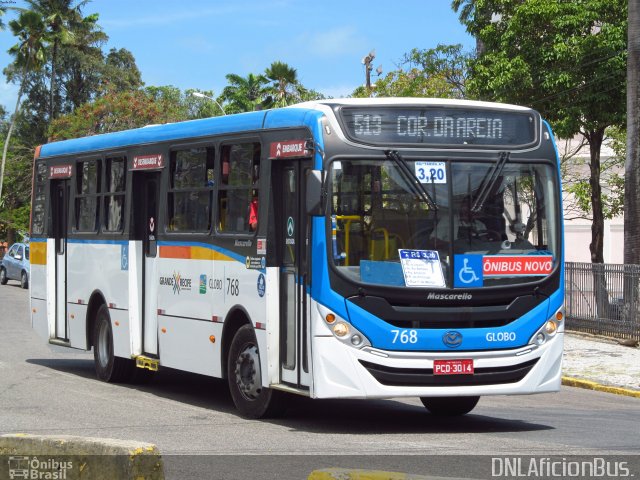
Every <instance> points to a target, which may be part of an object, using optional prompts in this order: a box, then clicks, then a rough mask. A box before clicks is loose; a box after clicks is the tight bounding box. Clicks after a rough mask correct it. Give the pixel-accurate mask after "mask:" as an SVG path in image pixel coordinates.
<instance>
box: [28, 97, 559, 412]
mask: <svg viewBox="0 0 640 480" xmlns="http://www.w3.org/2000/svg"><path fill="white" fill-rule="evenodd" d="M33 188H34V190H33V205H32V227H31V275H32V278H31V311H32V323H33V327H34V328H35V329H36V330H37V331H38V332H39V333H41V334H42V336H43V337H44V338H45V339H47V341H48V342H49V343H52V344H55V345H63V346H67V347H71V348H77V349H82V350H90V349H92V348H93V351H94V358H95V367H96V372H97V376H98V377H99V378H100V379H101V380H104V381H107V382H128V381H135V380H136V379H139V378H140V377H141V375H140V373H149V371H150V370H151V371H153V370H157V369H158V368H162V367H170V368H174V369H180V370H185V371H189V372H195V373H199V374H203V375H208V376H213V377H220V378H226V379H228V384H229V387H230V390H231V394H232V397H233V401H234V403H235V405H236V406H237V408H238V410H239V411H240V413H241V414H242V415H244V416H247V417H253V418H258V417H262V416H266V415H273V414H275V413H278V412H279V411H281V410H282V409H283V406H284V405H285V403H286V402H285V400H286V397H287V395H290V394H292V393H295V394H300V395H305V396H308V397H312V398H390V397H409V396H413V397H419V398H420V399H421V400H422V402H423V404H424V405H425V407H426V408H427V409H428V410H429V411H430V412H431V413H433V414H435V415H461V414H465V413H467V412H469V411H471V410H472V409H473V408H474V406H475V405H476V403H477V402H478V399H479V397H480V396H482V395H511V394H531V393H541V392H552V391H557V390H558V389H559V387H560V378H561V359H562V343H563V335H562V332H563V330H564V322H563V299H564V295H563V288H564V284H563V278H564V277H563V244H562V241H563V240H562V215H561V213H562V208H561V195H560V174H559V164H558V156H557V152H556V149H555V145H554V140H553V135H552V132H551V129H550V127H549V125H548V124H547V123H546V122H545V121H544V120H542V119H541V118H540V115H539V114H538V113H537V112H535V111H533V110H531V109H528V108H523V107H518V106H512V105H504V104H493V103H484V102H470V101H449V100H438V99H407V98H403V99H366V100H359V99H347V100H327V101H318V102H310V103H304V104H299V105H296V106H294V107H288V108H283V109H276V110H268V111H260V112H251V113H245V114H239V115H230V116H222V117H216V118H209V119H203V120H195V121H189V122H182V123H175V124H167V125H156V126H149V127H145V128H140V129H136V130H129V131H123V132H118V133H110V134H105V135H96V136H92V137H87V138H79V139H74V140H67V141H61V142H56V143H50V144H46V145H43V146H42V147H41V148H39V149H38V150H37V153H36V158H35V163H34V187H33Z"/></svg>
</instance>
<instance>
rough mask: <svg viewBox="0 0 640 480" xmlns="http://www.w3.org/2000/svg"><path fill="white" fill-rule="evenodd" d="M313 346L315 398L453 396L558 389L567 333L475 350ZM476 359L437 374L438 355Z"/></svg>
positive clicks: (321, 340) (322, 340) (319, 340)
mask: <svg viewBox="0 0 640 480" xmlns="http://www.w3.org/2000/svg"><path fill="white" fill-rule="evenodd" d="M313 340H314V342H315V344H316V345H315V348H314V349H313V352H314V353H313V356H314V361H313V389H312V396H313V397H314V398H391V397H440V396H442V397H445V396H446V397H449V396H475V395H517V394H532V393H545V392H557V391H558V390H559V389H560V383H561V373H562V347H563V342H564V337H563V333H561V332H559V333H557V334H556V335H555V336H554V337H552V338H550V339H549V340H548V341H547V342H546V343H544V344H543V345H541V346H537V345H527V346H524V347H521V348H517V349H512V350H499V351H495V350H494V351H474V352H462V351H459V352H392V351H382V350H377V349H373V348H369V347H366V348H363V349H356V348H352V347H350V346H349V345H346V344H344V343H341V342H339V341H337V340H336V339H335V338H333V337H329V336H318V337H315V338H314V339H313ZM453 359H465V360H469V359H471V360H473V367H474V373H473V374H471V375H469V374H463V375H434V374H433V365H434V360H453Z"/></svg>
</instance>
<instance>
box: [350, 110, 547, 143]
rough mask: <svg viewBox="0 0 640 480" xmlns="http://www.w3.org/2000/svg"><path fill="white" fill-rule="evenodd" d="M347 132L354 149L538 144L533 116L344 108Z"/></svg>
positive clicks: (475, 111) (509, 111)
mask: <svg viewBox="0 0 640 480" xmlns="http://www.w3.org/2000/svg"><path fill="white" fill-rule="evenodd" d="M340 118H341V121H342V122H343V124H344V127H345V132H346V133H347V135H348V136H349V137H350V138H351V140H354V141H356V142H358V143H368V144H373V145H412V144H420V145H422V146H424V145H430V144H433V145H437V146H439V147H442V146H452V147H460V146H463V147H476V146H483V147H499V146H509V147H525V146H529V145H532V144H534V143H535V142H536V139H537V135H538V126H539V123H540V120H539V118H537V116H536V114H535V113H533V112H530V111H529V112H519V111H512V110H504V111H499V110H498V111H496V110H495V109H494V110H485V109H482V108H460V107H458V108H446V107H441V106H437V107H424V108H406V107H376V108H343V109H341V110H340Z"/></svg>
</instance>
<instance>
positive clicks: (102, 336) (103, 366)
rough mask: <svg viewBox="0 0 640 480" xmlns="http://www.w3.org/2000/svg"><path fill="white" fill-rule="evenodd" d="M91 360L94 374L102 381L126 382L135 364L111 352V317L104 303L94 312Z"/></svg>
mask: <svg viewBox="0 0 640 480" xmlns="http://www.w3.org/2000/svg"><path fill="white" fill-rule="evenodd" d="M93 360H94V363H95V367H96V375H97V376H98V378H99V379H100V380H102V381H103V382H109V383H114V382H115V383H120V382H127V381H129V379H130V378H131V376H132V374H133V368H135V365H134V363H133V361H132V360H130V359H128V358H120V357H116V356H115V355H114V354H113V330H112V328H111V317H110V315H109V309H108V308H107V306H106V305H104V304H102V305H100V308H98V312H97V313H96V323H95V328H94V331H93Z"/></svg>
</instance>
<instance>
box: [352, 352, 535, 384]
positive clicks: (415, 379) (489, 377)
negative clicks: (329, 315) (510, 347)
mask: <svg viewBox="0 0 640 480" xmlns="http://www.w3.org/2000/svg"><path fill="white" fill-rule="evenodd" d="M538 360H539V359H537V358H535V359H533V360H529V361H528V362H525V363H519V364H517V365H509V366H506V367H486V368H476V369H475V371H474V373H473V375H434V374H433V369H431V368H394V367H386V366H383V365H376V364H374V363H370V362H366V361H364V360H360V363H361V364H362V366H363V367H364V368H366V369H367V371H368V372H369V373H370V374H371V375H372V376H373V378H375V379H376V380H377V381H378V382H380V383H381V384H382V385H388V386H394V387H400V386H402V387H439V386H447V387H456V386H459V387H461V386H465V385H499V384H505V383H516V382H519V381H520V380H522V379H523V378H524V377H525V376H526V375H527V373H529V371H531V369H532V368H533V366H534V365H535V364H536V362H537V361H538Z"/></svg>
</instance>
